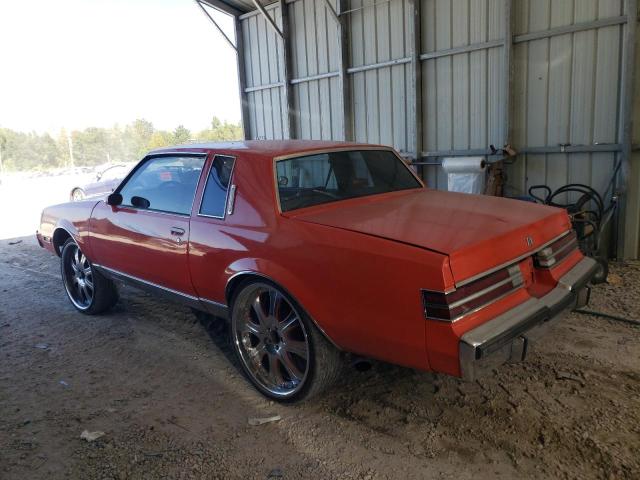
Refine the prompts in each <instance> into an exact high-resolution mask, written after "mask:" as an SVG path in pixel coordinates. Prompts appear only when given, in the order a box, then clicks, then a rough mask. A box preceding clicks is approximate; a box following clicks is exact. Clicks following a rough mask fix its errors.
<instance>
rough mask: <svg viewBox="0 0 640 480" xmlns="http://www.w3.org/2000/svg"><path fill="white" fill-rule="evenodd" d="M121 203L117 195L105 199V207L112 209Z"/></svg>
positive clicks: (119, 196)
mask: <svg viewBox="0 0 640 480" xmlns="http://www.w3.org/2000/svg"><path fill="white" fill-rule="evenodd" d="M121 203H122V195H120V194H119V193H112V194H111V195H109V196H108V197H107V205H111V206H112V207H117V206H118V205H120V204H121Z"/></svg>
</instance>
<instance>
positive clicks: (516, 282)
mask: <svg viewBox="0 0 640 480" xmlns="http://www.w3.org/2000/svg"><path fill="white" fill-rule="evenodd" d="M509 282H511V284H512V286H513V290H515V289H517V288H519V287H520V286H522V283H523V282H522V273H521V272H520V271H518V273H517V274H513V275H511V276H510V277H508V278H505V279H504V280H501V281H499V282H498V283H494V284H493V285H490V286H488V287H487V288H484V289H482V290H480V291H478V292H476V293H472V294H471V295H469V296H468V297H465V298H461V299H460V300H458V301H457V302H454V303H452V304H451V305H448V307H449V308H450V309H452V308H457V307H459V306H460V305H464V304H465V303H467V302H470V301H472V300H475V299H476V298H478V297H481V296H483V295H485V294H487V293H489V292H492V291H493V290H495V289H496V288H500V287H501V286H503V285H506V284H507V283H509ZM494 301H495V300H492V301H491V302H494ZM491 302H490V303H491Z"/></svg>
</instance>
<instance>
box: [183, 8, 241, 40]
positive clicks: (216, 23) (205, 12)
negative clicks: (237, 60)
mask: <svg viewBox="0 0 640 480" xmlns="http://www.w3.org/2000/svg"><path fill="white" fill-rule="evenodd" d="M194 1H195V2H196V4H197V5H198V7H200V9H201V10H202V11H203V12H204V14H205V15H206V16H207V18H208V19H209V20H211V23H213V24H214V25H215V27H216V28H217V29H218V32H220V34H221V35H222V36H223V37H224V39H225V40H226V41H227V43H228V44H229V45H231V48H233V49H234V50H235V51H236V52H237V51H238V48H237V47H236V45H235V44H234V43H233V42H232V41H231V39H230V38H229V37H227V34H226V33H224V31H223V30H222V28H220V25H218V22H216V21H215V20H214V19H213V17H212V16H211V15H209V12H207V9H206V8H204V5H202V2H201V1H200V0H194Z"/></svg>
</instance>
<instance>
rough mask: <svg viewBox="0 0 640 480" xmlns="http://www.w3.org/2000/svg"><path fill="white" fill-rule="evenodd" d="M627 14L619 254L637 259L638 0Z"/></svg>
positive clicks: (629, 0) (631, 1) (628, 4)
mask: <svg viewBox="0 0 640 480" xmlns="http://www.w3.org/2000/svg"><path fill="white" fill-rule="evenodd" d="M625 14H626V16H627V23H626V32H625V36H624V46H623V62H624V63H623V77H622V88H621V95H620V102H621V105H620V107H621V108H620V115H621V120H622V122H621V123H622V131H621V132H620V137H621V143H622V151H621V153H620V156H621V158H620V162H621V165H620V174H619V183H618V191H619V193H620V203H619V208H620V210H619V215H618V218H619V221H618V242H617V247H618V250H617V257H618V258H622V259H627V258H634V257H636V256H637V255H638V239H639V238H638V236H639V229H640V225H639V218H638V211H637V210H638V208H640V204H638V201H637V198H636V199H635V200H636V202H635V203H636V204H635V205H630V202H629V199H630V197H631V196H633V197H635V196H636V192H632V191H631V189H630V187H631V186H633V187H635V188H636V189H637V188H638V183H639V182H638V179H632V178H631V172H632V168H631V159H632V151H633V91H634V88H635V63H636V27H637V23H638V0H625Z"/></svg>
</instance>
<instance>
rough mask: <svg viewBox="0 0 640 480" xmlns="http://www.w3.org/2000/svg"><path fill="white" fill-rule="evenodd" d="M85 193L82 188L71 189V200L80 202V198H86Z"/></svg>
mask: <svg viewBox="0 0 640 480" xmlns="http://www.w3.org/2000/svg"><path fill="white" fill-rule="evenodd" d="M85 196H86V195H85V193H84V190H82V189H81V188H74V189H73V190H71V195H70V197H71V201H72V202H79V201H80V200H84V198H85Z"/></svg>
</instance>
